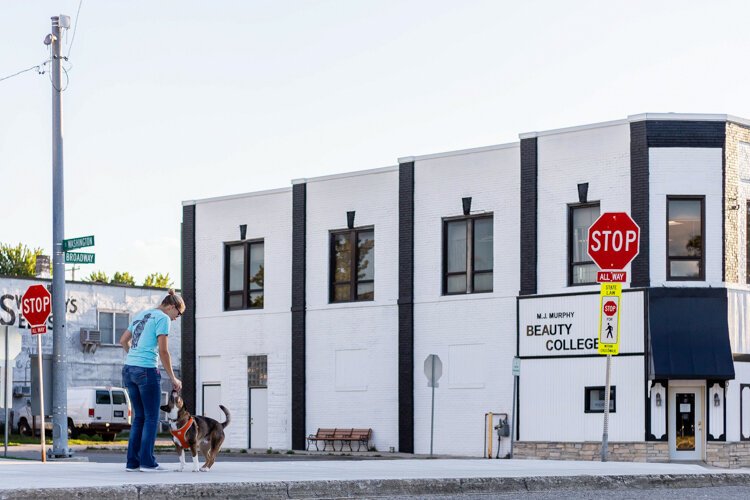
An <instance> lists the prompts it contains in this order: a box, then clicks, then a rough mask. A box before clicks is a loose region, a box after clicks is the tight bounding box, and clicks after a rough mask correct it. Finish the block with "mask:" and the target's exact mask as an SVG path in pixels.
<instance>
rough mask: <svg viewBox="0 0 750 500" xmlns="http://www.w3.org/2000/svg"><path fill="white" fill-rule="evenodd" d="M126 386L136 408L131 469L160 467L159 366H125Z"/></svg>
mask: <svg viewBox="0 0 750 500" xmlns="http://www.w3.org/2000/svg"><path fill="white" fill-rule="evenodd" d="M122 385H124V386H125V388H126V389H127V390H128V396H130V404H131V405H132V407H133V421H132V424H131V426H130V439H129V440H128V463H127V468H129V469H137V468H138V467H148V468H151V467H157V466H158V465H159V464H157V463H156V458H154V442H155V441H156V431H157V425H158V423H159V402H160V400H161V374H160V373H159V370H158V369H156V368H142V367H140V366H130V365H125V366H123V368H122Z"/></svg>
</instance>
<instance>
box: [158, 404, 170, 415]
mask: <svg viewBox="0 0 750 500" xmlns="http://www.w3.org/2000/svg"><path fill="white" fill-rule="evenodd" d="M159 409H160V410H161V411H163V412H164V413H169V405H161V406H160V407H159Z"/></svg>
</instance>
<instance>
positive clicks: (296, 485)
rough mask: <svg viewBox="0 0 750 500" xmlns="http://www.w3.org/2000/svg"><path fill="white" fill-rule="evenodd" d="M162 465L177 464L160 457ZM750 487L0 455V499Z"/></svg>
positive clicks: (554, 472)
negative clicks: (158, 468)
mask: <svg viewBox="0 0 750 500" xmlns="http://www.w3.org/2000/svg"><path fill="white" fill-rule="evenodd" d="M163 465H165V466H168V467H170V468H175V467H176V466H177V463H176V460H175V462H172V463H163ZM732 485H745V486H747V485H750V469H739V470H737V469H732V470H729V469H715V468H708V467H706V466H703V465H697V464H653V463H622V462H606V463H601V462H572V461H550V460H487V459H458V460H456V459H432V460H430V459H412V460H368V461H356V462H355V461H341V460H331V461H325V462H320V461H304V462H303V461H285V462H270V461H269V462H221V460H219V462H217V464H216V465H215V466H214V468H213V470H212V471H211V472H208V473H194V472H192V464H191V463H190V461H189V460H188V464H187V468H186V471H185V472H182V473H178V472H163V473H150V474H149V473H142V472H126V471H125V470H124V469H123V466H122V464H107V463H87V462H48V463H46V464H43V463H41V462H34V461H22V460H0V498H48V499H69V498H70V497H71V496H75V498H86V499H88V498H90V499H94V498H97V499H100V498H123V499H125V498H128V499H130V498H133V499H137V498H164V499H167V498H169V499H170V500H173V499H175V498H248V497H262V498H321V497H328V498H331V497H357V496H359V497H363V496H367V497H372V496H381V495H382V496H385V495H429V494H435V493H439V494H443V495H450V494H456V495H458V494H461V493H491V492H498V493H499V492H513V491H519V492H521V491H542V490H552V489H554V490H562V489H565V490H586V489H610V488H645V487H649V488H658V487H668V488H675V487H703V486H732Z"/></svg>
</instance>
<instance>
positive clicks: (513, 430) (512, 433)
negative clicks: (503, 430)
mask: <svg viewBox="0 0 750 500" xmlns="http://www.w3.org/2000/svg"><path fill="white" fill-rule="evenodd" d="M517 388H518V375H516V376H514V377H513V412H512V413H511V417H510V454H509V455H508V456H509V457H510V458H513V440H514V439H515V437H516V391H517V390H518V389H517ZM498 446H499V445H498Z"/></svg>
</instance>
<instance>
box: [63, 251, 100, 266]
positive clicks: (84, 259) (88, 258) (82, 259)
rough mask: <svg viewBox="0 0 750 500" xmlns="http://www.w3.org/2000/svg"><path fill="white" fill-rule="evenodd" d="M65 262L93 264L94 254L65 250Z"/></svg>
mask: <svg viewBox="0 0 750 500" xmlns="http://www.w3.org/2000/svg"><path fill="white" fill-rule="evenodd" d="M65 263H66V264H93V263H94V254H93V253H82V252H65Z"/></svg>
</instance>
